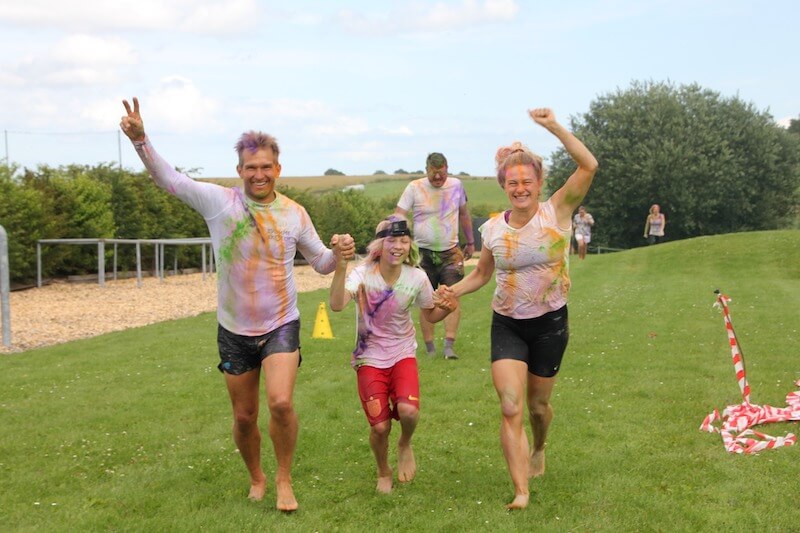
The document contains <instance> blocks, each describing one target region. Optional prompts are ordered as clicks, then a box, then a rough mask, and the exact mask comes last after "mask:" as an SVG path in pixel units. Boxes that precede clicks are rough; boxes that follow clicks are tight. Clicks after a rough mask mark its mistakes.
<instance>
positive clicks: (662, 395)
mask: <svg viewBox="0 0 800 533" xmlns="http://www.w3.org/2000/svg"><path fill="white" fill-rule="evenodd" d="M498 189H499V188H498ZM571 266H572V269H571V272H572V280H573V289H572V293H571V299H570V324H571V339H570V345H569V348H568V350H567V354H566V356H565V359H564V364H563V366H562V370H561V373H560V374H559V381H558V384H557V386H556V389H555V393H554V398H553V404H554V408H555V413H556V415H555V419H554V421H553V425H552V428H551V432H550V437H549V442H548V447H547V473H546V475H545V476H544V477H543V478H541V479H537V480H534V481H532V482H531V503H530V506H529V507H528V509H526V510H524V511H520V512H507V511H506V510H505V509H504V504H505V503H506V502H507V501H509V500H510V499H511V497H512V496H513V489H512V486H511V483H510V480H509V476H508V473H507V470H506V466H505V462H504V460H503V455H502V452H501V450H500V444H499V438H498V426H499V417H500V415H499V409H498V405H497V399H496V396H495V392H494V389H493V387H492V384H491V378H490V368H489V362H488V345H489V340H488V327H489V318H490V312H489V302H490V299H491V291H492V288H491V284H490V286H489V287H485V288H484V289H482V290H481V291H480V292H478V293H475V294H473V295H469V296H467V297H465V298H464V299H463V300H462V305H463V308H464V318H463V322H462V327H461V333H460V336H459V340H458V342H457V345H456V346H457V348H458V352H459V354H460V355H461V359H460V360H459V361H455V362H453V361H445V360H443V359H441V358H438V359H427V358H425V357H424V356H422V357H421V359H420V379H421V387H422V391H421V396H422V400H421V401H422V416H421V420H420V424H419V427H418V430H417V433H416V435H415V452H416V457H417V462H418V474H417V478H416V479H415V480H414V481H413V482H412V483H410V484H408V485H402V486H399V485H398V486H396V489H395V491H394V492H393V493H392V494H391V495H389V496H381V495H378V494H376V493H375V491H374V487H375V473H374V461H373V458H372V456H371V453H370V449H369V444H368V440H367V437H368V427H367V423H366V420H365V417H364V415H363V413H362V411H361V407H360V404H359V401H358V398H357V393H356V385H355V376H354V372H353V371H352V370H351V369H350V367H349V364H348V360H349V352H350V350H351V349H352V345H353V340H354V339H353V337H354V333H353V326H354V324H353V322H354V319H353V310H352V306H351V307H350V308H348V309H347V310H346V311H344V312H342V313H330V312H329V318H330V321H331V327H332V330H333V332H334V334H335V336H336V338H335V339H333V340H321V339H312V338H310V334H311V331H312V327H313V323H314V317H315V313H316V310H317V306H318V305H319V303H320V302H321V301H326V300H327V292H326V291H317V292H313V293H306V294H303V295H301V297H300V305H301V312H302V316H303V321H304V322H303V338H302V346H303V347H302V350H303V359H304V361H303V365H302V367H301V369H300V374H299V378H298V383H297V389H296V394H295V399H296V408H297V411H298V413H299V417H300V424H301V427H300V437H299V443H298V449H297V453H296V459H295V467H294V482H295V492H296V495H297V497H298V500H299V502H300V505H301V509H300V511H299V512H297V513H295V514H292V515H283V514H281V513H278V512H277V511H275V510H274V497H275V495H274V490H273V487H272V485H270V487H269V488H268V492H267V498H266V499H265V501H264V502H261V503H252V502H249V501H248V500H247V499H246V494H247V489H248V479H247V476H246V472H245V469H244V466H243V464H242V461H241V459H240V458H239V456H238V454H237V452H236V451H235V448H234V445H233V441H232V439H231V436H230V425H231V417H230V407H229V402H228V398H227V394H226V392H225V387H224V384H223V380H222V378H221V377H220V375H219V373H218V372H217V370H216V368H215V365H216V361H217V353H216V344H215V331H216V328H215V317H214V316H213V315H212V314H204V315H201V316H199V317H195V318H190V319H184V320H178V321H172V322H165V323H161V324H156V325H153V326H148V327H143V328H137V329H131V330H127V331H124V332H119V333H112V334H108V335H103V336H101V337H96V338H94V339H88V340H82V341H76V342H71V343H67V344H63V345H60V346H54V347H49V348H43V349H37V350H31V351H28V352H24V353H21V354H14V355H7V356H4V357H2V358H1V359H0V365H2V366H1V367H0V391H2V393H0V398H1V399H0V427H2V433H0V509H2V512H0V530H2V531H41V530H47V531H95V530H124V531H129V530H130V531H196V530H201V529H202V530H211V531H225V530H231V531H242V530H247V531H250V530H253V531H277V530H280V531H401V530H402V531H465V530H467V531H472V530H484V531H533V530H552V531H572V530H578V531H584V530H605V531H642V530H644V531H714V530H727V531H732V530H754V529H759V530H764V531H777V530H786V531H791V530H797V528H798V527H799V526H798V525H800V508H798V506H797V478H798V474H797V464H798V462H800V447H798V446H795V447H788V448H781V449H778V450H773V451H767V452H763V453H761V454H759V455H755V456H741V455H731V454H728V453H727V452H725V450H724V448H723V446H722V440H721V438H720V437H719V435H716V434H714V435H712V434H708V433H702V432H700V431H699V430H698V427H699V425H700V423H701V422H702V420H703V418H704V417H705V416H706V415H707V414H708V413H709V412H710V411H711V410H713V409H714V408H719V409H722V408H724V407H725V406H727V405H730V404H738V403H740V402H741V396H740V393H739V389H738V386H737V383H736V378H735V376H734V372H733V365H732V363H731V357H730V350H729V347H728V343H727V336H726V334H725V329H724V325H723V319H722V315H721V313H720V312H719V311H717V310H715V309H713V308H712V304H713V303H714V294H713V291H714V289H717V288H719V289H721V290H722V291H723V292H724V293H726V294H727V295H728V296H730V297H731V298H732V302H731V315H732V318H733V323H734V326H735V327H736V332H737V335H738V338H739V340H740V342H741V348H742V351H743V353H744V355H745V358H746V361H747V372H748V378H749V381H750V384H751V387H752V394H751V400H752V401H753V402H754V403H759V404H769V405H773V406H775V407H782V406H784V405H785V399H784V398H785V395H786V394H787V393H789V392H791V391H793V390H795V387H794V385H793V382H794V381H795V380H797V379H800V362H798V361H800V359H798V355H799V354H798V348H797V346H798V343H799V342H800V332H799V330H800V320H799V318H800V314H799V313H798V310H797V309H798V304H797V302H798V301H799V300H800V231H780V232H756V233H746V234H734V235H726V236H719V237H703V238H697V239H692V240H686V241H679V242H670V243H666V244H661V245H658V246H655V247H649V248H640V249H635V250H630V251H627V252H620V253H615V254H607V255H592V256H589V257H587V259H586V260H585V261H578V260H577V259H573V260H572V265H571ZM440 328H441V326H439V329H438V330H437V332H439V333H440V332H441V329H440ZM440 335H441V333H440ZM265 415H266V413H262V427H265V423H266V418H265ZM763 430H764V431H765V432H766V433H769V434H776V435H777V434H785V433H787V432H789V431H792V432H795V433H796V432H797V431H798V426H797V424H796V423H784V424H776V425H771V426H767V427H765V428H763ZM398 434H399V432H398V431H395V432H394V434H393V436H392V456H393V457H394V452H396V447H395V443H396V438H397V435H398ZM264 448H265V450H264V454H263V455H264V458H265V469H266V470H267V472H268V477H270V478H271V477H272V475H273V474H274V466H275V465H274V459H273V456H272V450H271V447H270V445H269V440H268V438H267V437H266V434H265V435H264Z"/></svg>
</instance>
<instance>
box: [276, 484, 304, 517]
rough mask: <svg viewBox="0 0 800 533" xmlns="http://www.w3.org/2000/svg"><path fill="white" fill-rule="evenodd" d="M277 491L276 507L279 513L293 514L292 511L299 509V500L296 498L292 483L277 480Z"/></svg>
mask: <svg viewBox="0 0 800 533" xmlns="http://www.w3.org/2000/svg"><path fill="white" fill-rule="evenodd" d="M275 491H276V492H277V493H278V499H277V503H276V504H275V507H276V508H277V509H278V510H279V511H283V512H285V513H291V512H292V511H296V510H297V508H298V505H297V500H296V499H295V497H294V491H293V490H292V481H291V480H288V481H278V480H277V479H276V480H275Z"/></svg>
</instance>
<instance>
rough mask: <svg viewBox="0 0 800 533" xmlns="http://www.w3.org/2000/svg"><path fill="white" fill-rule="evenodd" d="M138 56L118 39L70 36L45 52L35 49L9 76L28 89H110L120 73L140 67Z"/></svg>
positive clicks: (12, 67) (11, 67)
mask: <svg viewBox="0 0 800 533" xmlns="http://www.w3.org/2000/svg"><path fill="white" fill-rule="evenodd" d="M138 61H139V58H138V55H137V54H136V53H135V52H134V50H133V48H132V47H131V45H130V44H129V43H128V42H127V41H125V40H123V39H120V38H119V37H98V36H91V35H85V34H77V35H69V36H67V37H64V38H63V39H61V40H60V41H57V42H55V43H53V44H51V45H49V46H47V47H45V48H38V49H34V50H33V51H30V52H28V53H27V54H26V55H25V56H24V57H21V58H19V59H18V60H17V62H16V64H15V65H12V66H9V67H7V72H6V75H7V76H10V77H11V79H12V80H18V81H17V85H28V86H42V85H44V86H47V85H50V86H58V87H63V86H89V85H92V86H94V85H109V84H114V83H117V82H118V81H119V80H120V74H119V72H120V70H121V69H123V68H126V67H128V66H131V65H135V64H137V63H138Z"/></svg>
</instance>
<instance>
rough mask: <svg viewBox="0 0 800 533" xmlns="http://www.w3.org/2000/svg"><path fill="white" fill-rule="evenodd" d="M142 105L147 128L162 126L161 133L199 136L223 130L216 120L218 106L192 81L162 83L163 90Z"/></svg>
mask: <svg viewBox="0 0 800 533" xmlns="http://www.w3.org/2000/svg"><path fill="white" fill-rule="evenodd" d="M140 102H141V104H142V119H143V120H145V124H148V123H151V124H158V129H167V130H170V131H173V132H178V133H195V132H197V131H205V132H208V131H210V130H216V129H219V127H220V126H219V123H218V122H217V120H216V118H215V114H216V111H217V104H216V102H215V101H214V100H213V99H211V98H208V97H206V96H203V94H201V92H200V90H199V89H198V88H197V87H196V86H195V85H194V83H192V81H191V80H189V79H187V78H183V77H181V76H170V77H167V78H164V79H162V80H161V82H160V84H159V86H158V87H157V88H156V89H155V90H154V91H153V92H152V93H150V94H149V95H148V96H147V98H146V99H140ZM120 115H121V113H120Z"/></svg>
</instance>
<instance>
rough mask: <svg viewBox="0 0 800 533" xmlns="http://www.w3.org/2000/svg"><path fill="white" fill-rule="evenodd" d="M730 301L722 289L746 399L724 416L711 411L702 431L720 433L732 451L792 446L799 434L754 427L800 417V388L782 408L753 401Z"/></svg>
mask: <svg viewBox="0 0 800 533" xmlns="http://www.w3.org/2000/svg"><path fill="white" fill-rule="evenodd" d="M729 301H731V299H730V298H728V297H727V296H725V295H724V294H722V293H721V292H717V302H716V303H715V304H714V306H715V307H719V308H721V309H722V314H723V317H724V318H725V330H726V331H727V332H728V340H729V341H730V346H731V356H732V358H733V368H734V370H735V371H736V380H737V381H738V383H739V389H740V390H741V391H742V400H743V402H742V403H741V404H739V405H729V406H728V407H726V408H725V410H724V411H722V416H721V417H720V415H719V411H717V410H716V409H714V412H712V413H711V414H709V415H708V416H707V417H706V418H705V420H703V423H702V424H700V430H701V431H707V432H709V433H720V434H721V435H722V443H723V444H724V445H725V449H726V450H728V451H729V452H731V453H757V452H760V451H761V450H765V449H770V448H779V447H781V446H791V445H792V444H795V443H796V442H797V437H796V436H795V435H794V434H793V433H788V434H787V435H786V436H785V437H773V436H771V435H767V434H765V433H761V432H759V431H754V430H752V429H750V428H751V427H753V426H757V425H760V424H770V423H773V422H789V421H792V420H800V391H795V392H790V393H789V394H787V395H786V405H787V407H780V408H778V407H771V406H769V405H764V406H760V405H755V404H751V403H750V385H749V384H748V383H747V374H746V372H745V368H744V357H743V356H742V352H741V351H740V349H739V342H738V341H737V340H736V333H735V332H734V331H733V323H732V322H731V315H730V311H729V310H728V302H729ZM795 385H796V386H797V387H800V379H799V380H797V381H796V382H795ZM716 421H720V422H721V426H720V427H715V426H714V425H713V424H714V422H716Z"/></svg>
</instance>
